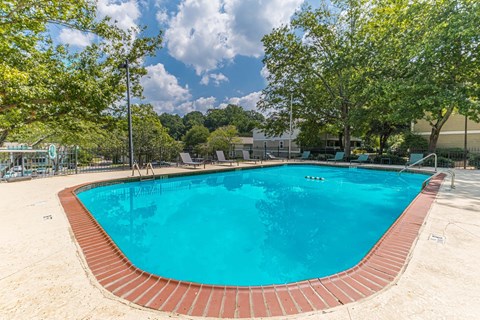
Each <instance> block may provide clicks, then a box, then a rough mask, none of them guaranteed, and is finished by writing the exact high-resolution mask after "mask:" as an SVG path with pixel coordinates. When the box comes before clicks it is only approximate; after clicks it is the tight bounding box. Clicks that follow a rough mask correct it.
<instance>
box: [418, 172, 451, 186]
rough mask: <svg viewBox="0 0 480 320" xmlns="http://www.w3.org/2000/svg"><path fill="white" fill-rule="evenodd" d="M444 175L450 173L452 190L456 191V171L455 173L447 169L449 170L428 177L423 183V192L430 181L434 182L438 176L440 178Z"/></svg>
mask: <svg viewBox="0 0 480 320" xmlns="http://www.w3.org/2000/svg"><path fill="white" fill-rule="evenodd" d="M442 173H445V174H446V173H450V176H451V177H452V179H451V180H450V189H455V171H453V170H451V169H447V170H443V171H438V172H436V173H435V174H433V175H431V176H430V177H428V178H427V179H425V181H423V182H422V190H423V189H424V188H425V187H426V186H427V184H428V181H430V180H432V179H433V178H435V177H436V176H438V175H440V174H442Z"/></svg>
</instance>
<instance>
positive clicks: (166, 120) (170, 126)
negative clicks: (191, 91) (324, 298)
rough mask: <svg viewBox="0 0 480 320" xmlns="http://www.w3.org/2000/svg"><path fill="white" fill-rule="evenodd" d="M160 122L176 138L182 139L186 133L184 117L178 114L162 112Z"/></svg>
mask: <svg viewBox="0 0 480 320" xmlns="http://www.w3.org/2000/svg"><path fill="white" fill-rule="evenodd" d="M159 118H160V122H161V123H162V125H163V126H164V127H165V128H167V130H168V133H169V134H170V135H171V136H172V138H174V139H175V140H180V139H181V138H182V137H183V135H184V134H185V132H186V130H185V125H184V124H183V120H182V118H181V117H180V116H179V115H178V114H169V113H162V114H161V115H160V116H159Z"/></svg>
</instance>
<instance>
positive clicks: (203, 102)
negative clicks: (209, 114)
mask: <svg viewBox="0 0 480 320" xmlns="http://www.w3.org/2000/svg"><path fill="white" fill-rule="evenodd" d="M215 102H216V99H215V97H208V98H204V97H202V98H199V99H197V100H195V101H189V102H185V103H182V104H180V105H178V106H177V107H176V108H175V113H178V114H180V115H184V114H186V113H189V112H192V111H200V112H202V113H205V112H206V111H207V110H208V109H212V108H213V107H214V104H215Z"/></svg>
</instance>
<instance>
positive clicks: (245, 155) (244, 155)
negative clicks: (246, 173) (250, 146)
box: [242, 150, 257, 164]
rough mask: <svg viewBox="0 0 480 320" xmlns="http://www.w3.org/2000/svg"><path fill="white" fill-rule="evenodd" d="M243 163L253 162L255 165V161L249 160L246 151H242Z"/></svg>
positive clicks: (248, 154)
mask: <svg viewBox="0 0 480 320" xmlns="http://www.w3.org/2000/svg"><path fill="white" fill-rule="evenodd" d="M242 156H243V161H245V162H253V163H255V164H257V159H253V158H250V152H248V151H247V150H242Z"/></svg>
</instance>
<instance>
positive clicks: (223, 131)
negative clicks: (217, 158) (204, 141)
mask: <svg viewBox="0 0 480 320" xmlns="http://www.w3.org/2000/svg"><path fill="white" fill-rule="evenodd" d="M238 141H239V139H238V131H237V128H236V127H235V126H232V125H229V126H225V127H220V128H218V129H217V130H215V131H213V132H212V133H211V134H210V136H209V137H208V148H209V149H210V150H211V151H217V150H222V151H223V152H224V153H226V154H227V153H228V152H229V151H230V150H231V148H232V146H233V144H234V143H237V142H238Z"/></svg>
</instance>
